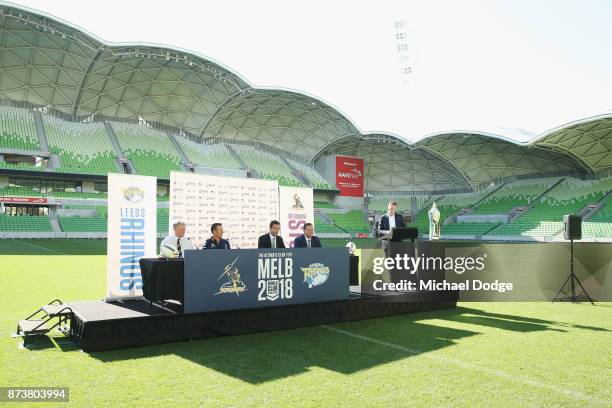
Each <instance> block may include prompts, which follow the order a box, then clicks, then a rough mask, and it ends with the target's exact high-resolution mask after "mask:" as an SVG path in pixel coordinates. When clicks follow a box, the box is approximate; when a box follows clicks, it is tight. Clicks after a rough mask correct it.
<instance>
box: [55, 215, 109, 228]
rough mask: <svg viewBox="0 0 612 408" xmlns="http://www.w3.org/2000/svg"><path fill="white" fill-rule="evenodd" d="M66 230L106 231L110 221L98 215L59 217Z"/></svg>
mask: <svg viewBox="0 0 612 408" xmlns="http://www.w3.org/2000/svg"><path fill="white" fill-rule="evenodd" d="M57 219H58V221H59V224H60V227H61V228H62V231H64V232H106V226H107V223H108V221H107V220H106V218H98V217H57Z"/></svg>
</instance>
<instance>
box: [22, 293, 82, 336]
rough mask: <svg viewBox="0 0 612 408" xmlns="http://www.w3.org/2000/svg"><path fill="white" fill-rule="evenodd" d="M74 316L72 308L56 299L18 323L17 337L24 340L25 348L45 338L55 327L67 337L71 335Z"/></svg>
mask: <svg viewBox="0 0 612 408" xmlns="http://www.w3.org/2000/svg"><path fill="white" fill-rule="evenodd" d="M72 315H73V312H72V309H71V308H70V306H68V305H66V304H65V303H64V302H62V301H61V300H59V299H55V300H53V301H51V302H49V303H47V304H46V305H43V306H41V307H40V308H39V309H38V310H37V311H35V312H34V313H32V314H31V315H29V316H28V317H26V318H25V319H23V320H20V321H19V322H18V323H17V332H16V333H15V336H16V337H21V338H23V346H24V347H26V346H27V345H28V344H29V343H30V342H31V341H33V340H36V339H38V338H40V337H42V336H45V335H46V334H47V333H49V332H50V331H51V330H53V329H54V328H55V327H58V331H59V332H61V333H64V334H65V335H70V329H69V321H70V320H71V318H72Z"/></svg>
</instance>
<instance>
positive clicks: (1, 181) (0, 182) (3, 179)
mask: <svg viewBox="0 0 612 408" xmlns="http://www.w3.org/2000/svg"><path fill="white" fill-rule="evenodd" d="M7 186H8V176H0V188H5V187H7Z"/></svg>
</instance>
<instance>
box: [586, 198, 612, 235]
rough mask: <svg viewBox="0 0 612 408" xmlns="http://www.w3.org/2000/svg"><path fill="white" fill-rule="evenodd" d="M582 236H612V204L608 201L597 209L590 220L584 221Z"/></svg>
mask: <svg viewBox="0 0 612 408" xmlns="http://www.w3.org/2000/svg"><path fill="white" fill-rule="evenodd" d="M582 236H583V237H593V238H609V237H612V204H611V203H610V200H609V199H608V203H606V205H604V206H603V207H602V208H600V209H599V211H597V213H596V214H595V215H593V216H592V217H591V218H590V219H589V220H588V221H583V222H582Z"/></svg>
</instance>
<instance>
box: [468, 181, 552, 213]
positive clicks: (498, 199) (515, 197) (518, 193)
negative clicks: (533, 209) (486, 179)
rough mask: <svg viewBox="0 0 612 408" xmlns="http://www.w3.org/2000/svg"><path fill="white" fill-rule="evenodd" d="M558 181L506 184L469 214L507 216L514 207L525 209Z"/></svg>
mask: <svg viewBox="0 0 612 408" xmlns="http://www.w3.org/2000/svg"><path fill="white" fill-rule="evenodd" d="M558 180H559V178H542V179H527V180H517V181H514V182H512V183H508V184H506V185H504V186H503V187H501V188H500V189H499V190H497V191H495V192H494V193H493V194H491V195H490V196H489V197H487V199H486V200H484V201H483V202H482V203H480V204H478V206H477V207H476V209H475V210H474V211H473V212H472V213H471V214H473V215H485V214H508V213H509V212H510V210H512V209H513V208H514V207H526V206H528V205H529V204H530V203H531V202H532V201H533V200H534V199H535V198H536V197H538V196H539V195H540V194H542V193H543V192H544V191H545V190H546V189H548V188H550V186H552V185H553V184H554V183H555V182H557V181H558Z"/></svg>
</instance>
